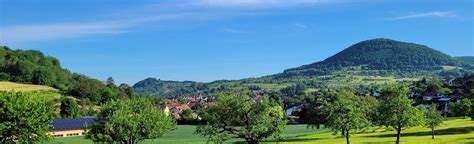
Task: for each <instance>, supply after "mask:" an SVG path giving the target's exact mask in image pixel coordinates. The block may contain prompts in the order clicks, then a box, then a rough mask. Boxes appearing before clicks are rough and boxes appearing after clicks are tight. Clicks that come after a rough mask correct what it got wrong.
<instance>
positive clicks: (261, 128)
mask: <svg viewBox="0 0 474 144" xmlns="http://www.w3.org/2000/svg"><path fill="white" fill-rule="evenodd" d="M199 116H200V117H202V118H203V120H205V121H207V123H206V124H205V125H200V126H198V128H197V129H196V133H197V134H200V135H203V136H205V137H207V138H208V141H209V142H211V141H212V142H216V143H222V142H224V141H226V140H229V139H231V138H242V139H244V140H245V141H247V143H250V144H255V143H258V142H259V141H261V140H262V139H264V138H267V137H270V136H274V137H278V136H279V135H280V134H281V133H282V131H283V129H284V127H285V125H286V123H287V120H286V117H285V114H284V113H283V109H282V107H281V106H280V105H279V104H278V103H277V102H275V101H270V100H268V99H264V100H263V101H262V102H256V101H255V100H253V99H251V98H250V97H249V96H248V94H247V93H243V94H221V95H220V96H219V97H218V99H217V101H216V104H214V105H211V106H210V107H208V108H206V109H202V110H201V111H199Z"/></svg>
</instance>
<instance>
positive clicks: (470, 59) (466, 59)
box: [454, 56, 474, 66]
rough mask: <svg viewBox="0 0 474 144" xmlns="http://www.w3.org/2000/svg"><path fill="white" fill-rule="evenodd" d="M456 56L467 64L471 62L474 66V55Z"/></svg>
mask: <svg viewBox="0 0 474 144" xmlns="http://www.w3.org/2000/svg"><path fill="white" fill-rule="evenodd" d="M454 58H456V59H457V60H459V61H461V62H463V63H465V64H469V65H471V66H474V56H461V57H454Z"/></svg>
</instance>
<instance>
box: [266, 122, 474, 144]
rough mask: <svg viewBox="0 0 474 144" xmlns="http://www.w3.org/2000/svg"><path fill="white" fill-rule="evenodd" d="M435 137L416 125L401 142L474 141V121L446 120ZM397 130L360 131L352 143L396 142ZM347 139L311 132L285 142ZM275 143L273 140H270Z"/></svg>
mask: <svg viewBox="0 0 474 144" xmlns="http://www.w3.org/2000/svg"><path fill="white" fill-rule="evenodd" d="M435 133H436V135H435V139H434V140H433V139H431V130H430V129H429V128H425V127H415V128H410V129H406V130H403V131H402V137H401V138H400V141H401V143H404V144H429V143H431V144H437V143H474V121H471V119H470V118H466V119H462V118H459V119H450V120H446V121H445V122H444V123H443V124H442V125H441V126H439V127H438V128H436V131H435ZM395 140H396V131H378V132H372V133H359V134H355V135H353V136H352V137H351V143H364V144H365V143H394V142H395ZM345 142H346V139H345V138H344V137H341V136H336V135H333V134H332V133H324V134H311V135H306V136H301V137H296V138H290V139H286V140H284V141H283V142H280V143H283V144H286V143H288V144H290V143H291V144H292V143H295V144H296V143H298V144H299V143H308V144H310V143H324V144H341V143H345ZM268 143H273V142H268Z"/></svg>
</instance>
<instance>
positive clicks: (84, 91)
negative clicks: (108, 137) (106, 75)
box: [0, 46, 135, 104]
mask: <svg viewBox="0 0 474 144" xmlns="http://www.w3.org/2000/svg"><path fill="white" fill-rule="evenodd" d="M0 81H11V82H18V83H24V84H35V85H47V86H51V87H54V88H56V89H59V90H60V92H61V93H62V94H64V95H70V96H74V97H76V98H79V99H88V100H90V101H91V102H92V103H95V104H99V103H104V102H106V101H108V100H110V99H116V98H124V97H129V96H133V95H135V94H134V90H133V88H131V87H130V86H128V85H126V84H122V85H120V86H116V85H115V84H113V83H110V82H109V83H107V84H105V83H104V82H102V81H100V80H96V79H93V78H89V77H87V76H84V75H81V74H77V73H72V72H70V71H69V70H67V69H64V68H62V67H61V64H60V62H59V60H58V59H56V58H54V57H51V56H46V55H44V54H43V53H42V52H40V51H37V50H12V49H10V48H8V47H6V46H0Z"/></svg>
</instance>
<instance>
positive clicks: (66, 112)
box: [59, 97, 82, 118]
mask: <svg viewBox="0 0 474 144" xmlns="http://www.w3.org/2000/svg"><path fill="white" fill-rule="evenodd" d="M60 110H61V111H60V112H59V114H60V115H61V117H62V118H78V117H81V115H82V113H81V112H82V111H81V109H80V108H79V106H78V105H77V103H76V101H74V100H73V99H71V98H68V97H62V98H61V106H60Z"/></svg>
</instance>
